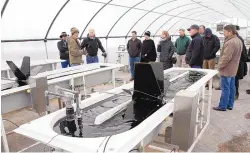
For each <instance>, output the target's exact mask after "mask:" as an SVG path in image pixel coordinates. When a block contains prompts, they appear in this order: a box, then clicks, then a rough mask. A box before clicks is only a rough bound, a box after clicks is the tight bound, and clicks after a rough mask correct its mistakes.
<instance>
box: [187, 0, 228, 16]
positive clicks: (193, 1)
mask: <svg viewBox="0 0 250 153" xmlns="http://www.w3.org/2000/svg"><path fill="white" fill-rule="evenodd" d="M191 1H192V2H194V3H196V4H199V5H200V6H202V7H205V8H207V9H210V10H213V11H214V12H217V13H219V14H221V15H223V16H226V17H228V18H232V17H230V16H227V15H225V14H224V13H221V12H219V11H216V10H214V9H212V8H210V7H208V6H205V5H203V4H201V3H200V2H196V1H194V0H191Z"/></svg>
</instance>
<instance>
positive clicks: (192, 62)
mask: <svg viewBox="0 0 250 153" xmlns="http://www.w3.org/2000/svg"><path fill="white" fill-rule="evenodd" d="M199 28H200V27H199V26H198V25H196V24H194V25H191V26H190V28H188V29H187V30H188V31H189V33H190V36H191V38H192V41H191V43H190V45H189V46H188V49H187V53H186V63H187V64H189V66H190V67H191V68H202V65H203V56H204V45H203V39H202V37H201V35H200V34H199Z"/></svg>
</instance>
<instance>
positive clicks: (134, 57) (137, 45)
mask: <svg viewBox="0 0 250 153" xmlns="http://www.w3.org/2000/svg"><path fill="white" fill-rule="evenodd" d="M136 35H137V32H136V31H132V38H131V39H130V40H129V41H128V43H127V51H128V54H129V64H130V73H131V79H130V81H133V80H134V74H135V62H140V61H141V57H140V54H141V45H142V44H141V41H140V40H139V39H138V38H137V36H136Z"/></svg>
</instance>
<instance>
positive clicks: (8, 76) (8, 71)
mask: <svg viewBox="0 0 250 153" xmlns="http://www.w3.org/2000/svg"><path fill="white" fill-rule="evenodd" d="M6 72H7V78H8V79H10V70H7V71H6Z"/></svg>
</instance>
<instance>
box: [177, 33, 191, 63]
mask: <svg viewBox="0 0 250 153" xmlns="http://www.w3.org/2000/svg"><path fill="white" fill-rule="evenodd" d="M179 34H180V37H179V38H178V39H177V40H176V41H175V48H176V53H177V55H176V59H177V61H176V65H177V67H187V66H186V60H185V58H186V51H187V48H188V46H189V44H190V39H189V38H188V37H187V36H186V35H185V30H184V29H180V30H179Z"/></svg>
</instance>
